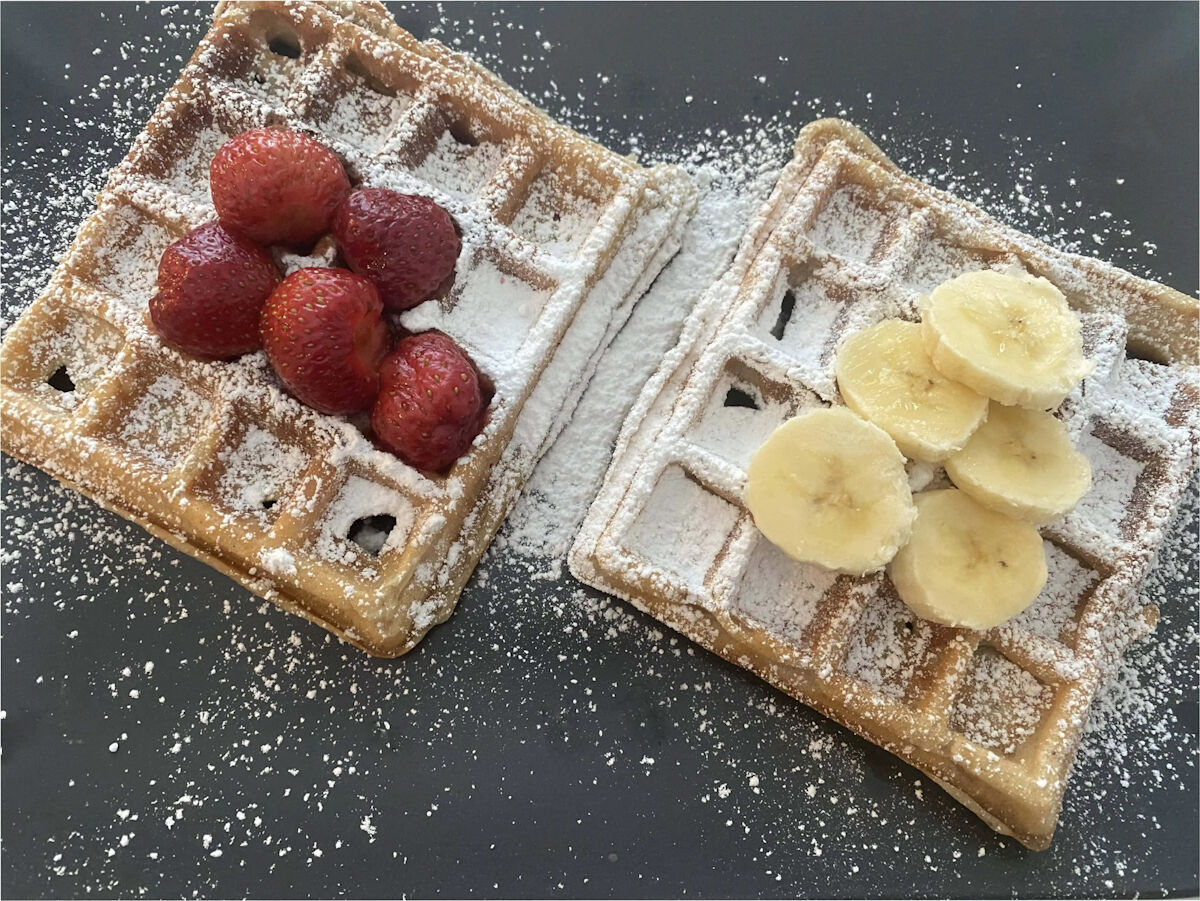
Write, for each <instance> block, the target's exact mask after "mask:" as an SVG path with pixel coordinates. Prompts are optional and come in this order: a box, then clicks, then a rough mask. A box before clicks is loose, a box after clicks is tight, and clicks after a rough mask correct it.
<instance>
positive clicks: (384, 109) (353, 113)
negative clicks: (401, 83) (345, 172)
mask: <svg viewBox="0 0 1200 901" xmlns="http://www.w3.org/2000/svg"><path fill="white" fill-rule="evenodd" d="M343 77H344V78H346V80H347V90H346V91H345V92H343V93H341V94H339V95H338V98H337V100H336V101H334V104H333V106H332V108H331V109H330V111H329V115H328V117H327V118H326V119H325V120H324V127H325V128H326V129H327V130H329V131H331V132H335V133H337V134H341V135H344V136H345V140H346V141H347V142H348V143H350V144H354V145H356V146H358V147H361V148H362V149H363V150H365V151H367V152H368V153H375V152H376V151H377V150H379V149H380V148H381V147H383V145H384V144H385V143H387V140H388V138H389V137H391V135H392V133H393V132H394V131H395V129H396V126H397V125H398V124H399V123H400V120H401V118H403V116H404V114H405V112H407V111H408V108H409V107H410V106H412V103H413V99H412V97H410V96H408V95H407V94H402V93H397V94H395V95H394V96H393V95H389V94H382V93H380V92H379V91H377V90H375V89H374V88H373V87H372V86H371V85H370V84H369V82H368V81H367V80H366V79H365V78H363V77H362V76H360V75H355V74H354V73H352V72H347V73H344V76H343Z"/></svg>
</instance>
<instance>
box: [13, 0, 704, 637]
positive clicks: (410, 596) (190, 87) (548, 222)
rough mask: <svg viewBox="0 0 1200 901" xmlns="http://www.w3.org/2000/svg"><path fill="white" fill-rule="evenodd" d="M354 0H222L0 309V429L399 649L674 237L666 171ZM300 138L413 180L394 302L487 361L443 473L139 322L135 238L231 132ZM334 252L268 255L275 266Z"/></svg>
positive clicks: (260, 577) (671, 174)
mask: <svg viewBox="0 0 1200 901" xmlns="http://www.w3.org/2000/svg"><path fill="white" fill-rule="evenodd" d="M500 85H501V82H500V81H499V79H497V78H495V76H492V75H490V74H488V73H486V71H485V70H483V69H482V68H481V67H478V66H476V65H475V64H473V63H468V62H467V61H466V60H465V59H463V58H460V57H458V56H456V55H455V54H453V53H451V52H450V51H448V50H446V49H445V48H444V47H441V46H440V45H435V44H433V43H430V44H423V43H421V42H419V41H417V40H416V39H415V38H413V37H412V36H411V35H408V34H406V33H405V32H403V31H402V30H401V29H400V28H399V27H398V26H396V24H395V23H394V22H393V21H392V20H391V17H390V15H388V13H387V11H386V10H385V9H384V8H383V7H382V6H379V5H378V4H355V3H336V2H331V3H303V2H292V3H270V2H261V3H260V2H251V3H227V4H222V5H221V6H220V7H218V9H217V12H216V15H215V18H214V20H213V23H212V26H211V29H210V30H209V32H208V34H207V35H206V36H205V38H204V39H203V41H202V42H201V44H200V46H199V48H198V49H197V50H196V52H195V54H194V55H193V56H192V58H191V60H190V61H189V62H188V64H187V66H186V67H185V68H184V70H183V72H182V74H181V75H180V77H179V80H178V81H177V83H176V84H175V85H174V86H173V87H172V88H171V90H170V92H169V93H168V94H167V96H166V98H165V99H164V100H163V101H162V103H161V104H160V106H159V107H158V109H157V111H156V112H155V113H154V116H153V118H152V119H151V120H150V122H149V124H148V125H147V126H146V129H145V130H144V132H143V133H142V134H141V135H140V136H139V137H138V138H137V140H136V142H135V143H134V146H133V148H132V150H131V151H130V153H129V155H128V156H127V157H126V158H125V159H124V161H123V162H121V164H120V165H119V166H117V168H116V169H115V170H114V171H113V172H112V173H111V175H110V177H109V180H108V183H107V185H106V187H105V189H104V190H103V192H101V194H100V195H99V197H98V199H97V209H96V212H95V213H94V214H93V215H92V216H91V217H90V218H89V219H88V220H87V221H86V222H85V223H84V225H83V226H82V227H81V229H80V231H79V233H78V236H77V237H76V239H75V241H74V242H73V244H72V245H71V247H70V248H69V250H68V252H67V254H66V256H65V257H64V259H63V261H62V263H61V265H60V266H59V268H58V269H57V271H55V272H54V274H53V276H52V277H51V279H50V282H49V285H48V287H47V288H46V289H45V291H44V293H43V294H42V295H41V296H40V297H39V298H38V299H37V300H36V301H35V302H34V304H33V305H32V307H31V308H30V309H29V310H28V311H27V312H26V313H25V314H24V315H22V316H21V318H20V319H19V320H18V321H17V322H16V323H15V324H14V325H13V326H12V328H11V329H10V330H9V332H8V334H7V336H6V338H5V340H4V344H3V353H2V357H3V359H2V367H0V384H2V386H3V397H2V399H0V411H2V413H3V420H4V429H3V445H2V446H3V449H4V450H5V451H6V452H8V453H10V454H12V455H13V456H15V457H18V458H21V459H23V460H26V461H29V462H31V463H33V464H35V465H37V466H40V467H42V468H44V469H45V470H46V471H47V472H49V473H51V474H52V475H54V476H56V477H57V478H59V479H61V480H62V481H64V482H66V483H68V484H71V485H72V486H74V487H76V488H77V489H78V490H79V491H81V492H82V493H84V494H86V495H88V496H90V497H92V498H94V499H95V500H97V501H98V502H100V503H101V504H102V505H104V506H106V507H109V508H111V509H113V510H115V511H117V512H119V513H121V514H122V515H124V516H126V517H128V518H130V519H132V520H134V521H135V522H138V523H140V524H141V525H143V526H144V527H146V528H147V529H149V530H150V531H151V532H153V533H155V534H156V535H158V536H160V537H161V538H163V539H165V540H166V541H168V542H170V543H171V544H173V545H174V546H176V547H177V548H179V549H181V550H183V551H186V552H187V553H189V554H192V555H193V556H196V557H198V558H199V559H201V560H204V561H206V562H208V563H210V564H211V565H213V566H214V567H216V568H217V569H219V570H221V571H223V572H225V573H226V574H228V575H230V576H232V577H233V578H235V579H237V580H238V581H239V582H241V583H242V584H244V585H245V586H246V587H248V588H249V589H251V590H252V591H254V592H257V593H259V594H261V595H263V596H264V597H267V598H269V599H271V600H273V601H275V602H277V603H279V604H280V605H281V606H283V607H285V608H287V609H289V610H292V611H294V612H297V613H299V614H301V615H303V616H306V617H308V618H309V619H312V620H314V621H316V622H318V623H320V624H321V625H323V626H325V627H327V628H329V629H330V630H332V631H333V632H335V633H337V634H338V635H340V636H341V637H343V638H345V639H346V640H348V641H351V642H353V643H354V644H356V645H358V646H359V647H361V648H363V649H364V650H366V651H369V652H370V653H373V654H378V655H384V656H394V655H397V654H402V653H404V652H405V651H407V650H409V649H410V648H412V647H413V646H414V645H415V644H416V642H417V641H419V640H420V638H421V637H422V636H423V635H424V634H425V632H426V631H427V630H428V629H429V628H430V627H431V626H433V625H434V624H436V623H438V622H441V621H443V620H444V619H446V617H448V616H449V615H450V612H451V611H452V609H453V607H454V604H455V602H456V600H457V598H458V595H459V593H460V591H461V588H462V586H463V584H464V583H465V582H466V580H467V578H468V577H469V576H470V574H471V571H472V569H473V568H474V566H475V564H476V562H477V561H478V559H479V557H480V555H481V554H482V552H483V550H484V549H485V548H486V546H487V544H488V542H489V541H490V540H491V538H492V536H493V534H494V533H495V531H496V529H497V528H498V526H499V524H500V522H501V520H502V519H503V517H504V515H505V513H506V512H507V510H508V508H509V506H510V505H511V503H512V502H513V501H514V500H515V498H516V496H517V494H518V493H519V492H520V490H521V488H522V486H523V484H524V483H525V480H526V479H527V477H528V476H529V474H530V472H531V470H532V468H533V466H534V464H535V463H536V462H537V459H538V457H539V456H540V455H541V453H542V452H543V451H544V450H545V448H546V446H547V445H548V444H549V443H550V441H551V440H552V439H553V437H554V435H555V434H556V430H557V429H558V428H560V427H561V425H562V423H563V420H564V417H565V416H567V415H569V413H570V410H571V409H572V407H573V405H574V402H575V401H576V400H577V399H578V396H579V393H580V392H581V391H582V389H583V387H584V385H585V384H586V381H587V378H588V377H589V374H590V372H591V371H592V369H593V368H594V365H595V362H596V360H597V358H598V356H599V354H600V353H601V351H602V350H603V348H604V347H605V346H606V344H607V341H608V340H609V339H610V338H611V337H612V335H613V334H615V331H616V330H617V329H618V328H619V326H620V325H621V324H622V322H623V321H624V319H625V317H626V316H627V314H628V312H629V309H630V306H631V304H632V303H633V301H634V300H636V299H637V297H638V296H639V295H640V294H641V293H642V292H643V291H644V290H645V288H646V287H647V286H648V285H649V283H650V281H651V280H652V279H653V278H654V276H655V275H656V274H657V273H658V271H659V270H660V269H661V268H662V266H663V265H664V264H665V262H666V261H667V260H668V259H669V258H670V256H671V255H672V254H673V253H674V252H675V250H676V249H677V247H678V244H679V240H680V236H681V231H682V227H683V224H684V222H685V221H686V218H687V215H688V214H689V212H690V204H691V203H692V201H693V188H692V185H691V183H690V180H689V179H687V177H686V176H685V175H684V174H683V173H682V172H681V171H680V170H678V169H676V168H674V167H658V168H653V169H646V168H643V167H640V166H638V165H636V164H635V163H633V162H631V161H630V160H627V159H625V158H623V157H620V156H618V155H616V154H614V153H612V152H610V151H608V150H606V149H604V148H602V147H600V146H599V145H597V144H594V143H592V142H591V141H588V140H586V139H585V138H583V137H582V136H580V135H578V134H577V133H575V132H573V131H571V130H570V129H568V128H566V127H564V126H562V125H559V124H558V123H556V122H554V121H553V120H551V119H550V118H549V117H548V116H546V115H545V114H544V113H542V112H540V111H538V110H537V109H535V108H534V107H533V106H532V105H531V104H529V103H528V102H526V101H524V100H521V99H518V95H516V93H515V92H513V91H512V90H511V89H508V88H502V87H501V86H500ZM263 125H283V126H286V127H289V128H292V129H295V130H298V131H303V132H306V133H309V134H312V135H314V136H315V137H316V138H317V139H318V140H320V141H321V142H322V143H324V144H325V145H326V146H328V147H329V148H331V149H332V150H333V151H334V152H335V153H336V154H337V155H338V156H339V157H340V158H341V159H342V161H343V163H344V164H345V166H346V169H347V172H348V173H349V174H350V176H351V180H352V182H354V183H356V184H366V185H376V186H382V187H387V188H392V189H394V190H398V191H401V192H405V193H416V194H423V195H426V196H430V197H432V198H433V199H434V200H436V201H437V202H438V203H440V204H441V205H442V206H443V207H445V208H446V209H447V210H449V211H450V213H451V214H452V215H453V216H454V218H455V220H456V222H457V224H458V226H459V227H460V229H461V232H462V237H463V250H462V254H461V256H460V258H459V260H458V265H457V268H456V276H455V279H454V282H453V284H452V286H450V287H449V288H448V289H447V290H446V291H445V292H443V294H442V295H441V296H439V297H438V298H436V299H434V300H430V301H428V302H426V303H425V304H423V305H421V306H418V307H416V308H414V309H413V310H410V311H407V312H406V313H405V314H403V315H402V316H401V317H400V321H401V324H403V325H404V326H406V327H407V328H409V329H410V330H413V331H420V330H424V329H428V328H438V329H441V330H442V331H444V332H446V333H448V334H449V335H450V336H451V337H453V338H454V339H455V340H456V341H457V342H458V344H459V345H460V346H462V347H463V348H464V349H465V350H466V351H467V352H468V353H469V354H470V355H471V357H472V359H473V360H474V361H475V363H476V364H477V365H478V367H479V368H480V370H481V371H482V372H483V373H484V374H485V376H486V377H487V378H488V379H490V381H491V382H492V383H494V386H495V390H496V394H495V398H494V400H493V402H492V404H491V407H490V412H489V420H488V423H487V425H486V428H485V429H484V431H483V433H482V434H481V435H480V437H479V438H478V439H476V442H475V444H474V446H473V448H472V450H471V451H470V452H469V453H468V454H467V455H466V456H464V457H463V458H462V459H460V460H459V461H458V462H457V463H456V464H455V465H454V466H453V468H452V469H451V470H450V472H449V473H448V474H446V475H445V476H441V477H433V476H427V475H424V474H422V473H420V472H418V471H416V470H414V469H412V468H410V467H408V466H406V465H404V464H403V463H401V462H400V461H399V460H398V459H396V458H395V457H393V456H391V455H390V454H387V453H385V452H382V451H379V450H377V449H376V448H375V447H374V446H373V444H372V443H371V441H370V440H369V438H368V436H366V435H365V434H364V433H363V431H362V430H361V429H360V428H359V425H360V424H361V423H360V422H359V421H358V420H354V421H351V420H347V419H345V418H341V417H331V416H324V415H320V414H318V413H316V412H315V411H313V410H311V409H309V408H307V407H305V406H304V405H302V404H301V403H299V402H297V401H296V400H294V399H293V398H291V397H290V396H289V395H287V394H286V393H285V392H283V391H282V390H281V388H280V386H279V383H278V381H277V380H276V379H275V376H274V375H273V373H272V371H271V368H270V366H269V364H268V363H267V362H266V359H265V356H264V355H263V354H262V353H261V352H260V353H256V354H252V355H249V356H246V357H243V358H241V359H239V360H236V361H233V362H225V363H202V362H198V361H196V360H194V359H190V358H187V357H184V356H181V355H179V354H177V353H175V352H173V351H172V350H170V349H169V348H167V347H165V346H164V345H163V344H162V343H161V342H160V341H159V340H158V339H157V337H156V336H155V335H154V334H153V332H152V331H151V330H150V329H149V328H148V317H147V303H148V300H149V298H150V296H151V295H152V294H153V292H154V290H155V284H156V277H157V267H158V261H159V257H160V255H161V254H162V251H163V250H164V249H165V248H166V246H167V245H168V244H169V243H170V242H172V241H173V240H175V239H177V238H179V237H181V236H182V235H183V234H185V233H186V232H187V231H188V230H190V229H191V228H194V227H195V226H197V225H200V224H201V223H203V222H206V221H210V220H212V219H213V218H215V213H214V210H213V206H212V202H211V198H210V194H209V185H208V167H209V163H210V161H211V160H212V157H213V155H214V153H215V152H216V150H217V149H218V147H220V145H221V144H222V143H223V142H224V141H226V140H227V139H228V138H229V137H231V136H233V135H236V134H238V133H240V132H242V131H245V130H247V129H249V128H253V127H258V126H263ZM334 258H335V251H330V250H328V249H325V248H323V246H322V245H320V244H319V245H318V250H317V251H314V254H313V255H312V256H310V257H297V256H294V255H293V256H289V255H281V257H280V262H281V263H282V264H283V265H284V266H285V267H286V268H288V269H293V268H296V267H298V266H301V265H328V264H330V263H331V262H332V261H333V259H334Z"/></svg>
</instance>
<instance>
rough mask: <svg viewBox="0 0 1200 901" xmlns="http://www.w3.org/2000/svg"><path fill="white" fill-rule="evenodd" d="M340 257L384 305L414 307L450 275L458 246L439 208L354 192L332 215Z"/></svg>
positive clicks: (389, 194) (421, 200)
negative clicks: (371, 285)
mask: <svg viewBox="0 0 1200 901" xmlns="http://www.w3.org/2000/svg"><path fill="white" fill-rule="evenodd" d="M332 229H333V234H334V236H335V237H336V238H337V239H338V244H339V245H341V248H342V257H343V258H344V259H345V260H346V264H347V265H348V266H349V267H350V268H351V269H353V270H354V271H355V272H357V273H359V274H361V275H365V276H366V277H367V278H369V279H370V280H371V281H373V282H374V283H375V287H376V288H378V289H379V297H380V299H382V300H383V302H384V305H385V306H387V307H389V308H391V309H395V310H407V309H408V308H409V307H415V306H416V305H417V304H419V303H420V302H421V301H423V300H427V299H428V298H429V297H430V296H431V295H432V294H434V293H435V292H436V291H437V289H438V286H439V285H441V284H442V282H444V281H445V280H446V278H447V277H449V275H450V274H451V273H452V272H454V264H455V262H456V261H457V260H458V252H459V250H460V249H461V247H462V241H461V239H460V238H459V237H458V231H457V230H456V229H455V228H454V220H453V219H451V218H450V214H449V213H447V212H446V211H445V210H444V209H442V208H441V207H440V206H438V205H437V204H436V203H434V202H433V201H432V200H430V199H429V198H428V197H421V196H419V195H416V194H398V193H397V192H395V191H389V190H388V189H387V188H359V189H358V190H357V191H354V192H353V193H351V194H350V195H349V196H348V197H347V198H346V199H345V200H344V201H342V204H341V205H340V206H339V207H338V208H337V211H336V212H335V213H334V215H333V225H332Z"/></svg>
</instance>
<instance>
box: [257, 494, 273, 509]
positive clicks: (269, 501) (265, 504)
mask: <svg viewBox="0 0 1200 901" xmlns="http://www.w3.org/2000/svg"><path fill="white" fill-rule="evenodd" d="M275 504H276V500H275V498H273V497H267V498H263V500H262V503H260V504H259V506H260V507H262V508H263V509H264V510H270V509H271V508H272V507H274V506H275Z"/></svg>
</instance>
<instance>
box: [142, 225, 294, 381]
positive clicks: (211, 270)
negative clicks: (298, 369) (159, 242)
mask: <svg viewBox="0 0 1200 901" xmlns="http://www.w3.org/2000/svg"><path fill="white" fill-rule="evenodd" d="M278 283H279V270H278V269H276V268H275V262H274V261H273V260H272V259H271V255H270V254H269V253H267V252H266V251H265V250H263V249H262V248H261V247H259V246H258V245H257V244H255V243H254V242H252V241H248V240H246V239H245V238H241V237H238V236H237V235H231V234H230V233H229V232H227V231H226V230H225V229H224V228H222V227H221V225H220V224H219V223H217V222H209V223H207V224H205V225H201V226H200V227H199V228H196V229H193V230H192V231H190V232H188V233H187V234H186V235H184V236H183V237H182V238H180V239H179V240H178V241H176V242H175V243H174V244H172V245H170V246H169V247H168V248H167V249H166V250H165V251H163V255H162V259H161V260H159V263H158V293H157V294H155V295H154V296H153V297H152V298H150V321H151V323H152V324H153V325H154V330H155V331H156V332H158V334H159V337H161V338H162V339H163V341H164V342H165V343H166V344H168V345H170V346H171V347H173V348H175V349H176V350H181V351H183V352H184V353H189V354H193V355H195V356H198V357H207V358H210V359H228V358H230V357H236V356H238V355H239V354H244V353H248V352H249V351H252V350H257V349H258V347H259V346H260V345H259V335H258V320H259V315H260V314H261V312H262V307H263V302H264V301H265V300H266V299H267V296H268V295H269V294H270V293H271V291H272V289H274V287H275V286H276V285H277V284H278Z"/></svg>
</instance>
